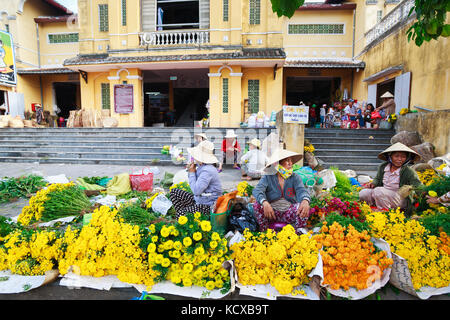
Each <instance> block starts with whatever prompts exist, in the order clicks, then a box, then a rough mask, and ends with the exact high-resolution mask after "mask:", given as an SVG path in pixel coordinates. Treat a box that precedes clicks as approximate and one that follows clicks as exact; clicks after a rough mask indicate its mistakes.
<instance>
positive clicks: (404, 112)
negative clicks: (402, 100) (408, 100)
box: [399, 108, 409, 115]
mask: <svg viewBox="0 0 450 320" xmlns="http://www.w3.org/2000/svg"><path fill="white" fill-rule="evenodd" d="M408 112H409V111H408V108H401V109H400V112H399V113H400V114H401V115H404V114H407V113H408Z"/></svg>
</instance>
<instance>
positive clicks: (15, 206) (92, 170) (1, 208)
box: [0, 162, 450, 300]
mask: <svg viewBox="0 0 450 320" xmlns="http://www.w3.org/2000/svg"><path fill="white" fill-rule="evenodd" d="M158 168H159V170H160V172H161V173H160V175H158V176H156V177H155V178H156V179H158V178H161V177H162V176H163V175H164V171H167V172H170V173H176V172H177V171H179V170H181V169H182V167H181V166H159V167H158ZM132 169H133V168H132V167H129V166H115V165H78V164H73V165H72V164H39V163H1V162H0V177H5V176H7V177H18V176H21V175H24V174H31V173H38V174H42V175H44V176H54V175H60V174H65V175H66V177H68V178H69V179H70V178H72V179H76V178H78V177H84V176H110V177H112V176H114V175H116V174H120V173H124V172H127V173H130V172H131V170H132ZM359 173H360V174H369V175H371V176H372V177H373V174H374V173H373V172H359ZM220 177H221V180H222V186H223V188H224V189H225V190H234V189H235V188H236V186H237V184H238V183H239V182H240V181H241V178H240V177H241V175H240V171H239V170H236V169H232V168H231V167H229V168H227V167H225V170H224V171H223V172H221V173H220ZM250 183H251V184H256V183H257V181H251V182H250ZM27 204H28V200H27V199H20V200H19V201H17V202H13V203H9V204H1V205H0V215H4V216H10V217H13V216H16V215H18V214H19V213H20V212H21V210H22V208H23V207H24V206H25V205H27ZM377 294H378V298H379V299H380V300H418V299H417V298H416V297H413V296H411V295H409V294H407V293H405V292H402V291H399V290H397V289H396V288H393V287H391V285H390V284H388V285H387V286H385V288H383V289H382V290H378V292H377ZM139 296H140V293H139V292H138V291H137V290H136V289H134V288H113V289H111V290H109V291H105V290H95V289H87V288H83V289H70V288H68V287H65V286H60V285H59V279H57V280H55V281H54V282H52V283H50V284H48V285H46V286H43V287H40V288H37V289H33V290H31V291H29V292H26V293H20V294H8V295H6V294H4V295H0V300H129V299H132V298H134V297H139ZM160 296H163V297H165V298H166V299H168V300H181V299H186V298H185V297H180V296H174V295H167V294H161V295H160ZM323 299H326V297H323ZM331 299H337V298H334V297H331ZM368 299H377V296H376V295H372V296H370V297H369V298H368ZM449 299H450V296H449V295H440V296H434V297H431V298H430V299H429V300H449ZM224 300H261V299H256V298H253V297H249V296H243V295H239V292H238V289H237V291H236V292H234V293H232V294H230V295H228V296H226V297H225V298H224Z"/></svg>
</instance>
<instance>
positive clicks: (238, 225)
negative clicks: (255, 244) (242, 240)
mask: <svg viewBox="0 0 450 320" xmlns="http://www.w3.org/2000/svg"><path fill="white" fill-rule="evenodd" d="M228 228H229V229H230V230H232V231H235V230H237V231H239V232H241V233H243V232H244V230H245V229H246V228H248V229H249V230H250V231H252V232H253V231H258V229H259V228H258V222H257V221H256V219H255V217H254V216H253V214H252V213H251V212H249V211H248V210H242V211H241V212H240V213H238V214H232V215H231V216H230V217H229V219H228Z"/></svg>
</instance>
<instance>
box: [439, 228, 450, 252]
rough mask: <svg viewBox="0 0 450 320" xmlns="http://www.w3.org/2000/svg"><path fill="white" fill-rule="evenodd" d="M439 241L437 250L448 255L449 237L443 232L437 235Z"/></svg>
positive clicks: (449, 249)
mask: <svg viewBox="0 0 450 320" xmlns="http://www.w3.org/2000/svg"><path fill="white" fill-rule="evenodd" d="M439 240H440V242H441V243H440V244H439V245H438V249H439V250H442V251H444V252H445V253H446V254H448V255H450V236H449V235H448V234H446V233H445V232H441V233H440V234H439Z"/></svg>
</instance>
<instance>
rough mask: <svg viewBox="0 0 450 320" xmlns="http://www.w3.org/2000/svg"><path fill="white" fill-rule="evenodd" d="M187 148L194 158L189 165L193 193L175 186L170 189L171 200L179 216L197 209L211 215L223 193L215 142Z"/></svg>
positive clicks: (190, 184)
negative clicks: (215, 165)
mask: <svg viewBox="0 0 450 320" xmlns="http://www.w3.org/2000/svg"><path fill="white" fill-rule="evenodd" d="M187 150H188V152H189V154H190V155H191V156H192V158H193V159H194V162H192V163H189V165H188V179H189V187H190V188H191V190H192V192H193V193H189V192H187V191H184V190H181V189H176V188H175V189H172V190H171V191H170V200H171V201H172V204H173V206H174V208H175V211H176V216H177V218H178V217H179V216H181V215H186V214H187V213H195V212H197V211H198V212H200V213H202V214H203V215H204V216H206V217H209V215H210V213H211V207H212V206H213V205H214V203H215V202H216V200H217V199H218V198H219V197H220V196H221V195H222V184H221V182H220V179H219V174H218V172H217V169H216V167H214V164H215V163H218V162H219V161H218V160H217V158H216V157H215V156H214V154H213V153H214V144H213V143H212V142H211V141H208V140H205V141H202V142H200V143H199V144H198V145H197V146H196V147H193V148H187Z"/></svg>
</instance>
